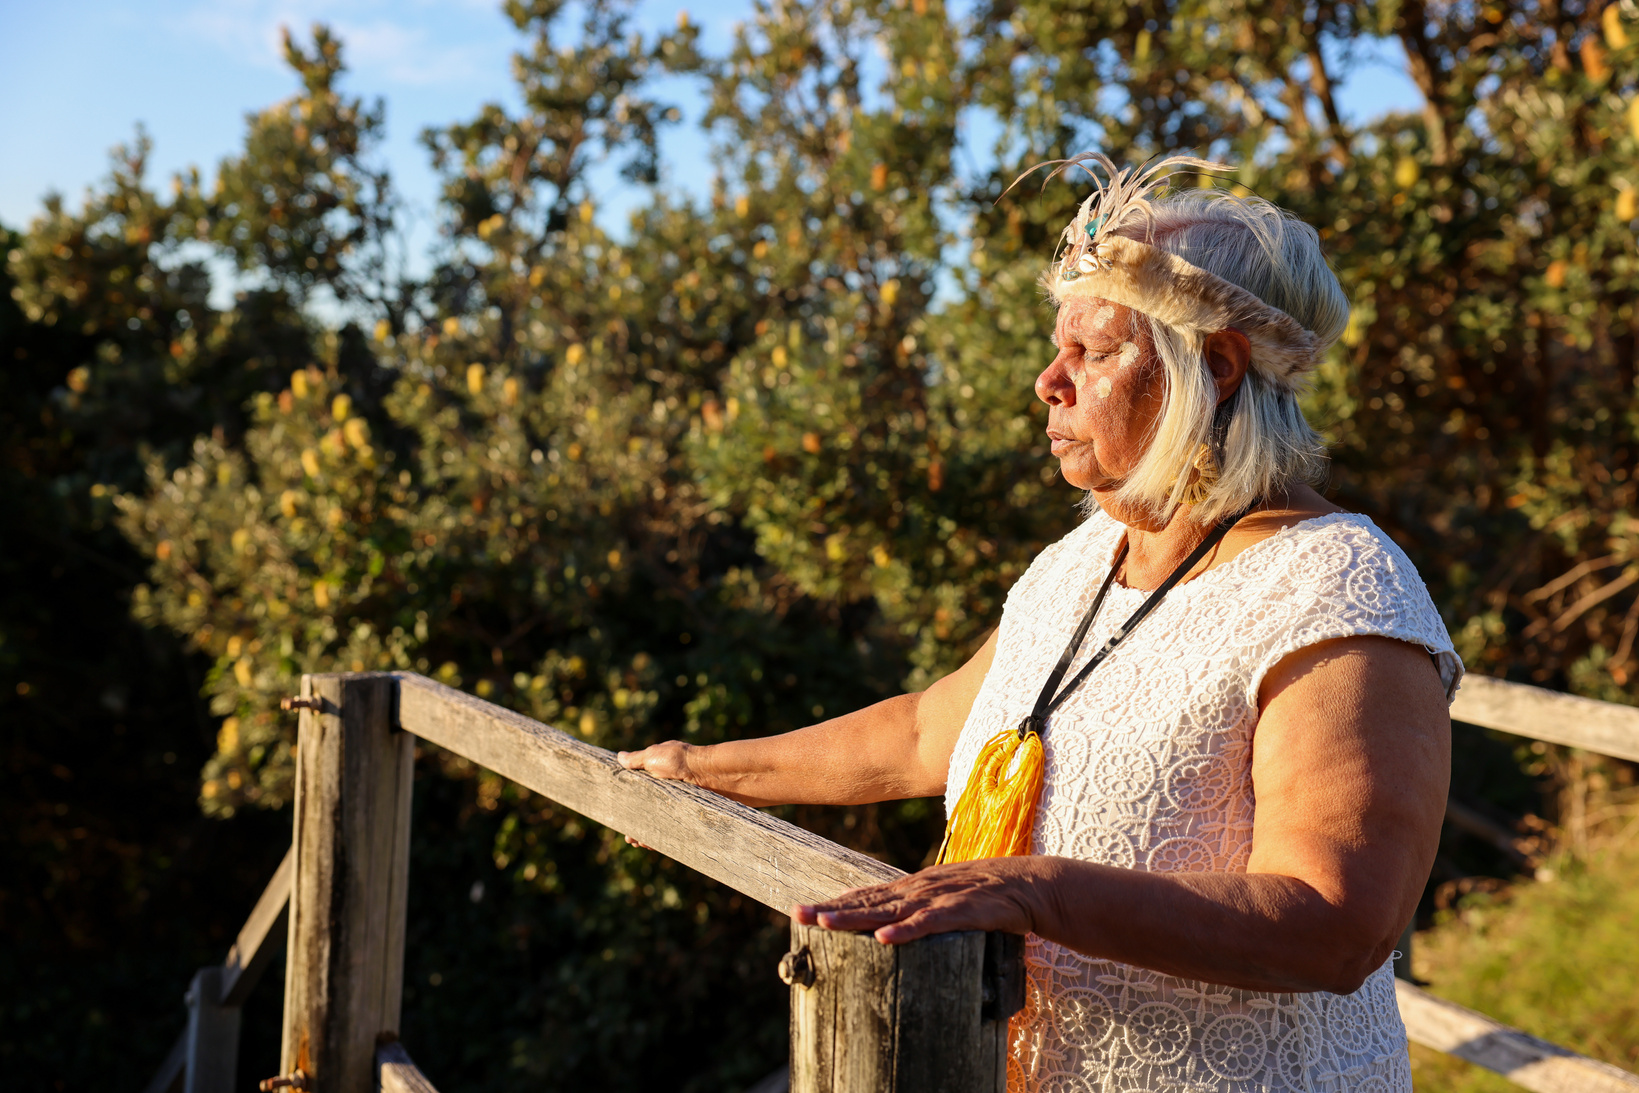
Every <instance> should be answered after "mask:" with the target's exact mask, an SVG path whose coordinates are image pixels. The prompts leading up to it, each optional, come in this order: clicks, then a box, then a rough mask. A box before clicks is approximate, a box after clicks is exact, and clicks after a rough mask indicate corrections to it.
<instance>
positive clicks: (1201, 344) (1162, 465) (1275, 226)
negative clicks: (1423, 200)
mask: <svg viewBox="0 0 1639 1093" xmlns="http://www.w3.org/2000/svg"><path fill="white" fill-rule="evenodd" d="M1118 234H1120V235H1124V236H1127V237H1129V238H1131V239H1134V240H1137V241H1139V242H1144V243H1148V244H1149V245H1150V246H1152V247H1155V248H1156V249H1158V250H1162V251H1166V252H1169V253H1171V254H1174V255H1176V256H1178V257H1179V258H1181V259H1183V260H1184V261H1186V262H1189V263H1190V264H1192V265H1194V266H1197V267H1199V268H1200V269H1203V270H1205V271H1207V272H1208V273H1212V274H1215V275H1216V276H1218V277H1221V278H1223V279H1224V280H1225V281H1228V282H1230V283H1231V284H1234V285H1238V286H1240V287H1241V288H1243V289H1245V290H1246V291H1247V292H1249V293H1251V294H1252V295H1253V296H1255V297H1257V298H1258V300H1261V301H1262V302H1263V303H1265V304H1267V305H1269V306H1270V307H1274V308H1276V309H1278V310H1280V311H1283V312H1285V313H1286V314H1287V315H1290V316H1291V317H1292V318H1293V319H1294V320H1296V321H1297V322H1298V323H1299V324H1301V325H1302V326H1303V327H1305V328H1306V329H1308V330H1309V331H1312V332H1313V333H1314V335H1315V337H1316V339H1317V340H1318V342H1319V347H1320V348H1321V349H1322V350H1324V349H1325V348H1326V347H1329V346H1330V345H1331V344H1332V343H1333V342H1335V341H1336V340H1337V339H1338V337H1340V336H1341V335H1342V333H1343V329H1344V327H1345V326H1346V325H1347V324H1348V321H1349V301H1348V298H1347V297H1346V296H1345V295H1344V293H1343V288H1342V286H1341V285H1339V284H1338V281H1337V276H1336V275H1335V274H1334V273H1333V272H1332V270H1331V267H1330V266H1328V265H1327V263H1326V258H1325V256H1324V255H1323V254H1322V253H1321V249H1320V236H1319V235H1318V234H1317V233H1316V232H1315V230H1314V228H1312V227H1310V226H1309V225H1308V224H1305V223H1303V222H1302V221H1301V220H1298V219H1297V218H1296V217H1294V216H1292V215H1291V214H1290V213H1287V212H1285V211H1284V210H1282V209H1279V208H1277V207H1276V206H1274V205H1272V204H1270V203H1269V202H1268V201H1265V200H1263V199H1262V198H1258V197H1236V196H1235V195H1233V194H1230V193H1226V192H1224V191H1221V190H1194V191H1184V192H1181V193H1174V194H1170V195H1167V196H1165V197H1162V198H1160V199H1158V200H1156V201H1154V202H1153V203H1152V209H1151V216H1150V217H1149V218H1147V222H1145V221H1139V222H1137V223H1133V224H1131V225H1127V226H1124V227H1122V228H1121V229H1119V230H1118ZM1230 319H1231V322H1230V323H1229V324H1228V325H1230V326H1234V325H1237V323H1236V321H1235V316H1233V315H1231V316H1230ZM1249 319H1250V316H1249ZM1135 321H1143V322H1145V323H1147V324H1148V328H1149V331H1150V335H1151V341H1152V342H1153V344H1154V346H1155V352H1156V355H1157V356H1158V357H1159V359H1160V362H1161V365H1162V370H1163V374H1164V382H1163V395H1162V407H1161V412H1160V415H1159V417H1158V418H1157V420H1156V425H1155V430H1154V434H1153V436H1152V438H1151V441H1150V444H1149V446H1148V448H1147V449H1146V450H1145V453H1144V455H1143V457H1142V458H1141V459H1140V460H1139V463H1138V465H1137V466H1136V467H1135V468H1133V471H1132V473H1131V474H1130V475H1128V477H1127V481H1126V482H1125V483H1124V484H1123V485H1122V487H1121V489H1120V490H1119V491H1118V493H1117V497H1118V498H1119V499H1120V500H1121V501H1123V502H1125V503H1128V504H1135V505H1137V506H1141V507H1143V508H1147V509H1148V510H1149V511H1151V512H1152V513H1154V514H1155V515H1156V516H1157V517H1159V518H1161V519H1171V517H1172V515H1173V514H1174V512H1176V510H1177V508H1178V506H1179V505H1180V504H1182V503H1183V499H1184V496H1185V493H1186V491H1187V490H1188V488H1189V484H1190V480H1191V477H1192V474H1191V472H1192V469H1193V465H1194V461H1195V458H1196V456H1197V454H1198V453H1199V452H1200V449H1201V445H1203V444H1205V445H1207V446H1208V448H1209V449H1211V451H1212V453H1213V459H1214V462H1215V463H1216V466H1217V470H1218V477H1217V480H1216V481H1215V482H1213V483H1212V484H1211V486H1210V488H1209V489H1208V490H1207V492H1206V495H1205V497H1204V498H1203V499H1202V500H1201V501H1199V502H1198V503H1197V504H1196V505H1195V506H1194V508H1193V509H1192V511H1191V515H1192V516H1193V517H1194V518H1195V519H1197V520H1199V521H1200V522H1201V523H1203V524H1210V523H1213V522H1215V521H1217V520H1219V519H1220V518H1222V517H1223V516H1225V515H1227V514H1229V513H1233V512H1238V511H1240V510H1241V509H1243V508H1245V507H1247V506H1249V505H1251V504H1253V503H1255V502H1257V501H1258V500H1260V499H1261V498H1265V497H1269V496H1272V495H1276V494H1279V493H1281V492H1283V491H1284V490H1285V489H1286V488H1287V487H1289V486H1291V485H1294V484H1296V483H1299V482H1306V483H1309V484H1312V485H1318V484H1319V483H1320V482H1321V481H1322V480H1323V479H1324V476H1325V473H1326V466H1327V458H1326V449H1325V445H1324V444H1323V443H1322V442H1321V439H1320V437H1319V435H1318V434H1316V432H1315V431H1314V429H1313V428H1311V427H1310V425H1309V423H1308V421H1307V420H1305V419H1304V416H1303V411H1302V409H1301V408H1300V407H1299V405H1298V399H1299V397H1300V396H1301V394H1302V385H1301V380H1299V381H1297V382H1293V381H1281V380H1276V379H1272V378H1271V377H1270V376H1269V375H1268V374H1267V373H1266V372H1265V371H1264V370H1261V369H1259V368H1258V367H1257V361H1256V354H1257V351H1256V350H1255V349H1254V351H1253V354H1254V359H1253V364H1252V366H1251V367H1249V368H1248V369H1247V371H1246V377H1245V379H1244V380H1242V382H1241V386H1240V388H1239V390H1237V391H1236V393H1235V394H1234V395H1232V396H1230V398H1229V399H1227V400H1226V401H1225V402H1224V403H1223V404H1222V405H1221V406H1220V405H1219V403H1218V397H1217V396H1218V393H1217V387H1216V385H1215V384H1214V383H1213V379H1212V372H1211V369H1210V368H1209V367H1208V365H1207V361H1206V355H1205V351H1204V350H1205V343H1206V339H1207V336H1208V335H1209V334H1212V333H1214V332H1213V331H1211V330H1204V329H1197V328H1194V327H1189V326H1179V325H1171V324H1168V323H1164V322H1161V321H1160V320H1158V319H1155V318H1153V317H1151V316H1149V315H1144V314H1142V313H1141V312H1140V313H1139V314H1138V315H1136V316H1135ZM1085 504H1086V506H1087V507H1088V508H1089V510H1090V509H1091V508H1093V507H1096V502H1094V501H1093V500H1092V496H1091V495H1090V494H1089V495H1088V498H1087V501H1086V502H1085Z"/></svg>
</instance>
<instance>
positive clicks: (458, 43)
mask: <svg viewBox="0 0 1639 1093" xmlns="http://www.w3.org/2000/svg"><path fill="white" fill-rule="evenodd" d="M498 8H499V5H498V4H496V3H493V2H491V0H410V2H402V0H401V2H398V3H391V2H388V0H213V2H212V3H209V4H201V5H199V6H196V7H194V8H192V9H191V10H189V11H188V12H186V14H184V15H183V16H182V17H181V18H180V19H179V20H178V21H177V29H178V30H179V31H181V32H183V33H188V34H191V35H193V36H195V37H197V38H200V39H202V40H203V41H205V42H207V43H209V44H211V45H213V46H215V47H216V48H217V49H219V50H221V51H223V52H226V53H228V54H230V55H232V56H233V57H234V58H235V59H236V60H238V61H240V62H241V63H246V64H250V65H253V66H255V67H257V68H265V69H282V68H283V67H284V55H283V50H282V47H281V44H280V34H281V28H284V27H289V28H290V29H291V31H292V32H293V33H295V34H296V36H297V40H298V41H305V40H306V38H307V35H308V32H309V30H310V29H311V27H312V26H313V24H314V23H320V22H322V23H325V24H326V25H328V26H329V27H330V28H331V29H332V30H334V31H335V32H336V34H337V36H338V37H340V39H341V41H342V45H343V51H344V52H343V57H344V59H345V60H346V62H347V66H348V68H349V69H351V70H352V71H353V72H354V73H356V74H357V75H358V76H359V77H360V79H361V81H362V82H363V83H365V84H367V85H370V86H373V87H379V88H381V89H383V90H386V89H387V88H386V86H385V85H394V84H396V85H400V86H412V87H436V86H459V85H461V84H464V83H467V82H469V81H472V80H474V79H481V78H483V77H484V76H486V75H487V74H488V73H489V72H491V71H492V70H493V69H494V67H495V66H496V65H498V64H499V65H502V66H504V65H505V64H506V58H507V56H508V55H509V53H510V52H511V51H512V50H513V49H515V48H516V45H517V38H516V35H515V33H514V32H513V31H512V29H511V28H510V27H509V26H508V25H507V24H506V22H505V20H504V18H503V17H502V16H501V14H500V11H499V10H498Z"/></svg>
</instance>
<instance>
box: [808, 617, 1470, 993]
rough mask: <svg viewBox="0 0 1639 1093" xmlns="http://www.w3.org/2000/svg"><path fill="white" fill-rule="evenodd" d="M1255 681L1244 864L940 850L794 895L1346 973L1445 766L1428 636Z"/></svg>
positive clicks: (1252, 979)
mask: <svg viewBox="0 0 1639 1093" xmlns="http://www.w3.org/2000/svg"><path fill="white" fill-rule="evenodd" d="M1261 698H1262V703H1261V704H1262V706H1263V714H1262V717H1261V719H1260V721H1259V723H1258V729H1257V734H1256V737H1255V739H1254V742H1253V766H1252V777H1253V785H1254V789H1255V792H1256V794H1257V812H1256V817H1255V821H1254V822H1255V827H1254V831H1253V849H1252V857H1251V860H1250V862H1249V863H1248V866H1247V872H1246V873H1173V874H1167V873H1147V872H1140V871H1137V870H1131V869H1118V868H1114V867H1111V866H1106V865H1096V864H1093V863H1090V862H1083V861H1076V860H1073V859H1070V858H1053V857H1024V858H997V859H990V860H986V861H978V862H963V863H960V864H957V865H949V866H934V867H932V868H930V869H925V870H923V871H922V872H920V873H917V874H915V875H913V876H910V877H906V878H904V879H903V880H900V881H896V882H894V883H893V884H890V885H881V886H877V887H873V888H865V889H859V890H857V891H856V892H852V893H849V894H847V895H845V896H842V897H840V898H839V899H836V900H833V901H830V902H828V903H825V904H821V905H819V906H817V907H803V908H797V909H796V912H795V913H796V915H797V917H798V919H799V920H800V921H803V922H810V923H812V922H815V921H818V922H820V924H821V925H824V926H828V927H831V928H834V929H847V930H863V929H874V930H876V934H877V937H878V938H879V939H880V940H882V941H888V942H898V941H909V940H912V939H913V938H916V937H921V936H923V935H925V934H931V933H943V932H946V931H951V930H972V929H1001V930H1010V931H1014V932H1018V933H1023V932H1026V931H1033V932H1035V933H1036V934H1038V935H1040V936H1042V937H1044V938H1047V939H1049V940H1052V941H1056V942H1058V943H1060V944H1062V945H1066V946H1068V947H1070V948H1072V949H1075V950H1077V951H1079V952H1083V953H1086V954H1088V955H1090V956H1096V957H1103V958H1106V959H1111V960H1118V961H1121V962H1123V963H1127V964H1136V965H1139V966H1141V967H1147V968H1154V969H1155V970H1157V971H1161V972H1165V973H1168V974H1171V975H1177V976H1182V977H1185V978H1192V979H1204V980H1207V981H1209V982H1213V983H1224V984H1228V985H1230V986H1235V987H1243V988H1247V989H1254V990H1278V991H1291V990H1297V991H1312V990H1329V991H1336V992H1340V993H1347V992H1349V991H1352V990H1354V989H1355V988H1356V987H1358V986H1359V984H1360V982H1361V981H1362V980H1363V979H1364V978H1365V976H1366V975H1367V974H1369V973H1370V972H1371V970H1372V969H1374V968H1376V967H1378V966H1379V965H1380V964H1381V963H1382V962H1383V960H1384V959H1385V958H1386V957H1387V956H1388V954H1389V951H1390V950H1391V948H1392V947H1393V944H1394V940H1395V938H1396V937H1397V936H1398V935H1399V932H1400V930H1401V928H1402V927H1404V925H1405V923H1406V922H1407V921H1408V920H1409V919H1410V918H1411V914H1412V911H1413V910H1414V908H1415V907H1416V903H1417V899H1418V896H1419V895H1420V894H1421V892H1422V888H1423V883H1424V881H1425V880H1426V879H1427V877H1428V869H1429V866H1430V864H1431V863H1432V862H1433V858H1434V851H1435V847H1436V845H1437V843H1438V840H1439V833H1440V824H1441V817H1442V816H1443V814H1444V809H1445V797H1446V789H1447V782H1448V779H1449V765H1450V724H1451V723H1450V719H1449V716H1448V714H1447V710H1446V702H1445V694H1444V692H1443V690H1442V688H1441V686H1440V682H1439V679H1438V677H1437V675H1436V673H1435V671H1434V669H1433V666H1432V665H1431V663H1430V661H1429V657H1428V654H1427V653H1425V652H1424V651H1423V650H1421V649H1419V648H1417V647H1415V646H1411V645H1407V644H1405V643H1402V642H1397V641H1392V640H1389V639H1386V638H1371V637H1368V638H1350V639H1344V640H1340V641H1334V642H1328V643H1325V644H1322V645H1318V646H1313V647H1310V648H1308V649H1304V650H1300V651H1299V652H1298V653H1295V654H1293V655H1292V656H1291V657H1288V658H1287V659H1286V660H1284V661H1283V662H1282V663H1281V664H1280V665H1278V666H1277V667H1276V669H1275V670H1274V671H1273V672H1271V673H1270V676H1269V678H1268V679H1267V680H1266V682H1265V684H1264V687H1263V694H1262V696H1261Z"/></svg>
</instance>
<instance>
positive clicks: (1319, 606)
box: [1230, 511, 1462, 695]
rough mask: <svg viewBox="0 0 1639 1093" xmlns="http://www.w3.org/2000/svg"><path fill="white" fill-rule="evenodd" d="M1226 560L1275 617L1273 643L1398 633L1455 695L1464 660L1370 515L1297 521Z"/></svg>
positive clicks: (1419, 582)
mask: <svg viewBox="0 0 1639 1093" xmlns="http://www.w3.org/2000/svg"><path fill="white" fill-rule="evenodd" d="M1230 564H1231V565H1234V566H1235V568H1236V569H1237V570H1239V577H1240V580H1239V581H1237V582H1236V583H1237V584H1239V585H1240V586H1241V588H1242V590H1243V591H1244V592H1249V593H1251V594H1252V595H1254V596H1256V597H1257V599H1258V600H1259V602H1260V603H1261V604H1262V605H1263V607H1262V608H1261V609H1260V613H1262V614H1264V615H1265V617H1267V618H1269V619H1271V621H1272V622H1273V621H1275V620H1277V619H1278V620H1279V628H1280V629H1281V630H1283V631H1284V633H1282V634H1281V635H1279V640H1276V641H1274V647H1275V648H1279V647H1285V648H1287V649H1296V648H1300V647H1302V646H1304V645H1309V644H1314V643H1317V642H1320V641H1326V640H1330V639H1332V638H1339V637H1351V636H1362V635H1380V636H1383V637H1389V638H1396V639H1399V640H1401V641H1407V642H1411V643H1413V644H1416V645H1421V646H1423V647H1424V648H1425V649H1427V650H1428V651H1429V653H1430V654H1432V655H1433V656H1434V657H1435V660H1436V662H1437V666H1438V667H1439V670H1440V675H1441V677H1442V681H1443V682H1444V683H1445V685H1446V688H1447V693H1448V695H1449V694H1451V693H1454V692H1455V690H1456V686H1457V682H1458V680H1459V679H1460V678H1461V674H1462V665H1461V662H1460V661H1459V660H1458V659H1457V656H1456V652H1455V649H1454V648H1453V646H1452V642H1451V636H1450V634H1449V633H1448V632H1447V630H1446V626H1445V620H1444V619H1442V618H1441V617H1440V613H1439V611H1438V610H1437V609H1436V608H1435V606H1434V600H1433V598H1432V597H1431V596H1430V595H1429V592H1428V586H1427V585H1426V584H1424V582H1423V578H1422V576H1421V575H1420V574H1419V573H1418V572H1417V567H1416V566H1415V565H1413V564H1412V561H1411V558H1410V557H1409V556H1407V554H1406V552H1405V551H1404V550H1403V549H1401V547H1400V544H1398V543H1396V542H1395V541H1394V540H1393V539H1392V538H1391V537H1390V536H1389V535H1388V534H1387V533H1385V532H1384V531H1383V529H1382V528H1380V527H1378V526H1377V524H1376V523H1375V522H1374V521H1373V520H1372V519H1371V517H1369V516H1366V515H1365V514H1363V513H1358V512H1344V511H1338V512H1331V513H1326V514H1324V515H1321V516H1315V517H1311V518H1309V519H1305V520H1298V521H1294V522H1293V523H1291V524H1289V525H1287V526H1285V527H1282V528H1279V529H1278V530H1276V531H1275V532H1274V533H1273V534H1271V535H1269V536H1268V537H1267V538H1265V539H1263V540H1261V541H1259V542H1258V543H1256V544H1254V545H1253V546H1252V547H1250V548H1249V549H1247V550H1245V551H1243V552H1242V553H1241V555H1240V556H1239V557H1237V558H1236V559H1234V560H1233V562H1232V563H1230ZM1276 604H1280V605H1282V606H1283V607H1284V610H1280V609H1276V608H1275V605H1276ZM1274 637H1275V635H1271V638H1274Z"/></svg>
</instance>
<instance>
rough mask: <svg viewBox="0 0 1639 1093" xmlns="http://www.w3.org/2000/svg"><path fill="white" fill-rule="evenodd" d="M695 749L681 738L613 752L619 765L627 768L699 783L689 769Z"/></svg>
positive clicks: (659, 776) (656, 775) (660, 776)
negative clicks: (640, 749)
mask: <svg viewBox="0 0 1639 1093" xmlns="http://www.w3.org/2000/svg"><path fill="white" fill-rule="evenodd" d="M696 750H697V749H696V748H695V746H694V745H693V744H685V743H683V741H681V740H667V741H665V742H664V743H660V744H650V745H649V746H648V747H646V748H644V749H643V750H642V751H622V752H617V753H615V758H616V759H618V760H620V765H621V766H623V767H625V768H626V769H627V770H646V771H648V772H649V773H650V774H652V775H654V776H655V777H656V778H669V779H672V780H673V781H678V782H688V783H691V784H692V785H700V784H701V782H700V780H699V779H698V777H696V772H695V771H694V770H692V769H690V766H689V758H690V754H691V753H693V752H695V751H696Z"/></svg>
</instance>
